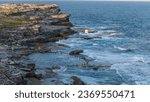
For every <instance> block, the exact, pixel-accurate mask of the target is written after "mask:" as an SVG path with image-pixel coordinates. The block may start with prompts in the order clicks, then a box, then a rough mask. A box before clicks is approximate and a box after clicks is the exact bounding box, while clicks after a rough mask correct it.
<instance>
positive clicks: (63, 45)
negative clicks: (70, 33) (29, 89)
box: [58, 44, 70, 48]
mask: <svg viewBox="0 0 150 102" xmlns="http://www.w3.org/2000/svg"><path fill="white" fill-rule="evenodd" d="M58 46H62V47H66V48H70V47H69V46H68V45H65V44H58Z"/></svg>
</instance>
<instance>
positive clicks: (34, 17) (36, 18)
mask: <svg viewBox="0 0 150 102" xmlns="http://www.w3.org/2000/svg"><path fill="white" fill-rule="evenodd" d="M39 19H40V17H38V16H30V17H29V20H32V21H33V20H39Z"/></svg>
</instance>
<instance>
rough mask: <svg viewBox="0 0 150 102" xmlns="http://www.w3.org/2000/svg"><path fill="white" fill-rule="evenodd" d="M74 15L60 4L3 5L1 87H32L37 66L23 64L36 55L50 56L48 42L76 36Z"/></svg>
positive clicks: (0, 21)
mask: <svg viewBox="0 0 150 102" xmlns="http://www.w3.org/2000/svg"><path fill="white" fill-rule="evenodd" d="M69 17H70V14H67V13H63V12H62V11H61V10H60V9H59V6H58V5H56V4H47V5H44V4H39V5H36V4H1V5H0V84H28V83H27V80H28V78H32V77H34V78H38V79H40V78H41V77H42V76H41V75H38V74H36V73H35V64H33V63H26V64H22V63H21V61H22V60H24V59H26V57H27V55H28V54H30V53H33V52H41V53H42V52H48V51H50V50H51V48H50V47H49V46H48V45H47V42H54V41H57V40H59V39H64V38H67V37H68V36H69V35H71V34H73V31H72V30H71V27H72V23H71V22H70V21H69Z"/></svg>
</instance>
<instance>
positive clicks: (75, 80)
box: [71, 76, 85, 85]
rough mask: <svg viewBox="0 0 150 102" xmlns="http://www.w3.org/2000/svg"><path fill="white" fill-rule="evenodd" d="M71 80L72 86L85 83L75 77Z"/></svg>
mask: <svg viewBox="0 0 150 102" xmlns="http://www.w3.org/2000/svg"><path fill="white" fill-rule="evenodd" d="M71 79H72V80H73V83H72V84H73V85H85V83H84V82H83V81H82V80H81V79H80V78H78V77H77V76H72V77H71Z"/></svg>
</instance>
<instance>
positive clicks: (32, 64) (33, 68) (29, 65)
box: [27, 63, 35, 71]
mask: <svg viewBox="0 0 150 102" xmlns="http://www.w3.org/2000/svg"><path fill="white" fill-rule="evenodd" d="M27 68H29V69H31V71H33V70H35V64H34V63H29V64H27Z"/></svg>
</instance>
